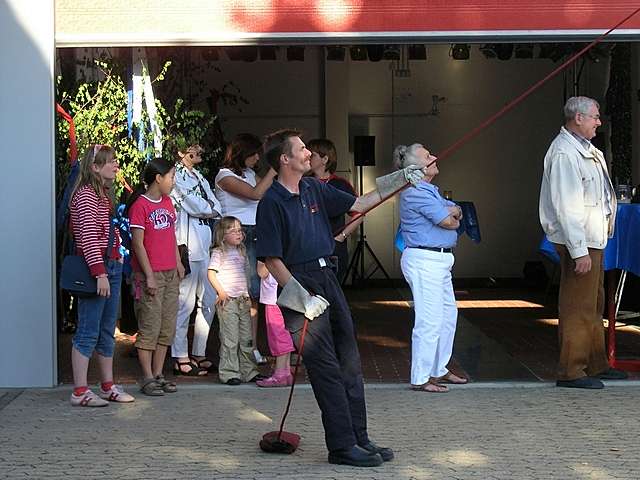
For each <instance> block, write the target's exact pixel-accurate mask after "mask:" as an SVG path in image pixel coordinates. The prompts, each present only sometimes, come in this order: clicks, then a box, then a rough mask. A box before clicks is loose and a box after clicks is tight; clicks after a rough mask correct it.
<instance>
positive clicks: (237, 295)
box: [209, 217, 264, 385]
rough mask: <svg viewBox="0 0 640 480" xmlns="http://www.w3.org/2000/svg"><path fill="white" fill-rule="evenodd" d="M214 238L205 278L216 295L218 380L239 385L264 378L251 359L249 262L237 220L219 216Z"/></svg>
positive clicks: (240, 227) (240, 226)
mask: <svg viewBox="0 0 640 480" xmlns="http://www.w3.org/2000/svg"><path fill="white" fill-rule="evenodd" d="M214 237H215V238H214V248H213V251H212V252H211V261H210V262H209V281H210V282H211V285H213V288H214V289H215V290H216V292H217V294H218V298H217V299H216V313H217V314H218V321H219V323H220V363H219V365H218V376H219V378H220V382H221V383H226V384H227V385H240V384H241V383H242V382H252V381H257V380H262V379H264V377H263V376H262V375H260V374H259V373H258V370H257V369H256V366H255V364H254V362H253V342H252V337H251V298H250V297H249V291H248V275H249V262H248V260H247V254H246V250H245V247H244V243H243V240H244V233H243V232H242V224H241V223H240V220H238V219H237V218H235V217H223V218H222V219H221V220H220V221H219V222H218V223H217V224H216V226H215V230H214Z"/></svg>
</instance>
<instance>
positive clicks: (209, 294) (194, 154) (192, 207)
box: [171, 145, 221, 376]
mask: <svg viewBox="0 0 640 480" xmlns="http://www.w3.org/2000/svg"><path fill="white" fill-rule="evenodd" d="M202 152H203V149H202V147H200V145H191V146H190V147H188V148H187V149H186V151H185V152H178V156H179V157H180V162H178V164H177V165H176V183H175V185H174V187H173V190H172V191H171V199H172V200H173V204H174V206H175V209H176V214H177V221H176V239H177V241H178V245H186V246H187V248H188V250H189V266H190V269H191V273H190V274H189V275H187V276H186V277H184V278H183V279H182V281H181V282H180V297H179V299H178V318H177V320H176V335H175V337H174V340H173V345H171V356H172V357H173V359H174V362H175V363H174V367H173V369H174V372H175V373H176V374H178V375H189V376H200V375H206V374H207V372H208V370H209V369H211V368H212V367H213V362H211V360H209V359H207V357H206V350H207V338H208V337H209V328H210V326H211V322H212V320H213V304H214V302H215V300H216V293H215V290H214V289H213V287H212V286H211V284H210V283H209V280H208V278H207V267H208V265H209V248H210V247H211V228H210V227H209V224H210V219H214V218H217V217H219V216H220V210H221V208H220V203H219V202H218V200H217V199H216V197H215V195H214V194H213V192H212V191H211V188H210V186H209V182H207V180H206V179H205V178H204V177H203V176H202V174H201V173H200V172H199V171H198V169H197V168H195V166H196V165H199V164H200V163H201V162H202ZM196 298H197V299H198V300H199V302H198V305H197V307H198V308H197V312H196V318H195V325H194V330H193V344H192V348H191V352H192V355H191V357H190V356H189V349H188V341H187V332H188V330H189V319H190V317H191V312H192V311H193V308H194V306H195V305H196Z"/></svg>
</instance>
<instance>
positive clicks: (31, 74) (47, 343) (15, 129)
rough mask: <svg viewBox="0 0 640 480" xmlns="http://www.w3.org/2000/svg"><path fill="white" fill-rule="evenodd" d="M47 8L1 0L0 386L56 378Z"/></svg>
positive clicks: (50, 18)
mask: <svg viewBox="0 0 640 480" xmlns="http://www.w3.org/2000/svg"><path fill="white" fill-rule="evenodd" d="M53 8H54V2H53V1H51V0H49V1H42V0H7V1H3V2H0V31H1V32H2V40H3V41H2V48H0V85H2V88H1V89H0V157H1V158H2V159H3V165H2V177H1V178H2V180H0V182H1V185H0V204H2V209H3V216H2V227H1V228H0V265H2V277H3V282H2V288H0V365H2V368H0V387H20V386H34V387H35V386H44V387H46V386H52V385H54V384H55V383H56V381H57V379H56V355H55V353H56V351H55V338H56V329H55V310H56V309H55V305H56V304H55V298H56V295H55V282H54V257H55V255H54V224H53V219H54V205H53V198H54V194H53V185H54V168H53V158H54V155H53V154H54V151H53V149H54V125H53V115H54V113H53V112H54V110H53V106H54V96H53V59H54V10H53ZM34 12H37V14H35V15H34Z"/></svg>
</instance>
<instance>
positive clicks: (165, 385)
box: [156, 375, 178, 393]
mask: <svg viewBox="0 0 640 480" xmlns="http://www.w3.org/2000/svg"><path fill="white" fill-rule="evenodd" d="M156 382H158V385H160V388H162V391H163V392H164V393H176V392H177V391H178V387H177V386H176V384H175V382H170V381H169V380H167V379H166V378H164V376H163V375H158V376H157V377H156Z"/></svg>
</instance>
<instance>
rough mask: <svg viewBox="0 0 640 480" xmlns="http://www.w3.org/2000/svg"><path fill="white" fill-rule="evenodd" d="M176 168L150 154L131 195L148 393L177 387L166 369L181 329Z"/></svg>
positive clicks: (139, 341) (141, 351)
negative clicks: (178, 317)
mask: <svg viewBox="0 0 640 480" xmlns="http://www.w3.org/2000/svg"><path fill="white" fill-rule="evenodd" d="M175 172H176V169H175V165H174V164H173V163H171V162H169V161H167V160H165V159H163V158H156V159H154V160H151V161H150V162H149V163H147V166H146V167H145V169H144V172H143V174H142V179H143V183H142V184H141V185H140V186H139V187H138V188H137V189H136V191H135V192H134V193H133V194H132V196H131V199H130V200H129V205H130V207H129V220H130V227H131V236H132V242H131V243H132V248H133V258H132V260H131V266H132V269H133V272H134V273H133V276H134V282H133V285H134V299H135V311H136V317H137V319H138V336H137V338H136V343H135V346H136V348H137V349H138V359H139V360H140V366H141V367H142V380H141V381H140V391H141V392H142V393H144V394H146V395H157V396H159V395H164V394H165V393H173V392H175V391H176V384H175V383H173V382H169V381H167V380H166V379H165V378H164V375H163V373H162V369H163V366H164V360H165V357H166V355H167V348H168V347H169V346H170V345H171V343H172V342H173V337H174V335H175V331H176V315H177V314H178V295H179V293H180V280H181V279H182V277H184V267H183V266H182V263H181V262H180V253H179V252H178V246H177V243H176V233H175V222H176V211H175V209H174V207H173V203H172V202H171V198H170V197H169V193H170V192H171V189H172V188H173V184H174V181H175ZM143 192H144V193H143Z"/></svg>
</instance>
